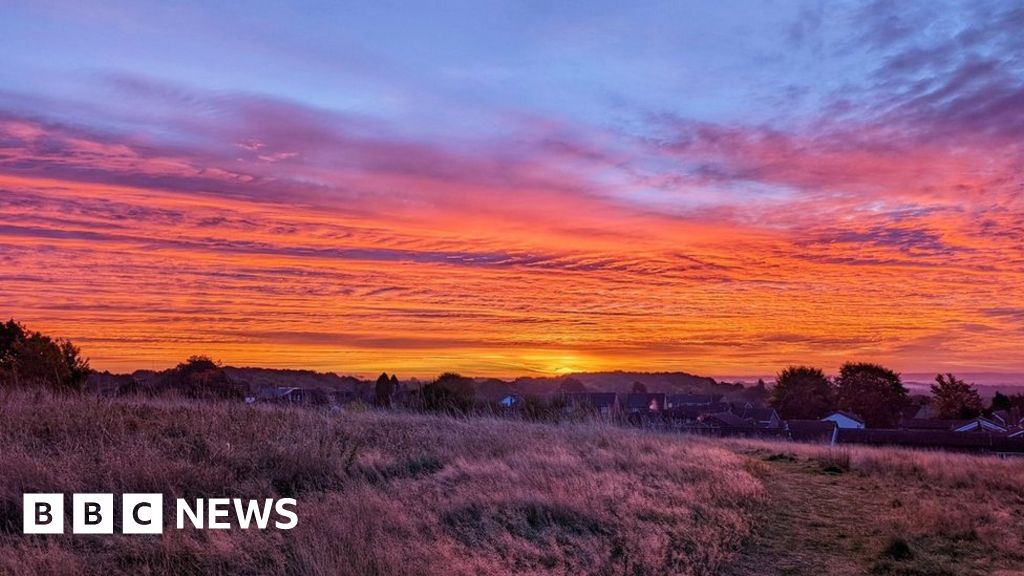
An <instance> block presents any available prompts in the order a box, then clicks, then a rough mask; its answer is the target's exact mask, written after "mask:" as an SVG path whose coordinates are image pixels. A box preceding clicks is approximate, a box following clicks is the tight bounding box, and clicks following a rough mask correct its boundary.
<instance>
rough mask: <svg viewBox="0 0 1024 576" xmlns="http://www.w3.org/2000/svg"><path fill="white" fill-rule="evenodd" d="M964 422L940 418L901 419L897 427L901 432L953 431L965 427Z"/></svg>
mask: <svg viewBox="0 0 1024 576" xmlns="http://www.w3.org/2000/svg"><path fill="white" fill-rule="evenodd" d="M964 423H965V422H964V421H963V420H943V419H940V418H901V419H900V421H899V423H898V424H896V427H897V428H899V429H900V430H953V429H954V428H959V427H960V426H963V425H964Z"/></svg>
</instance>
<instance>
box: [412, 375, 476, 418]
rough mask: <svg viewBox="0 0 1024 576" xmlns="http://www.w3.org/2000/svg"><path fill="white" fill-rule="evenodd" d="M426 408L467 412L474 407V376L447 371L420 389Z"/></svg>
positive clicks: (439, 410) (448, 411)
mask: <svg viewBox="0 0 1024 576" xmlns="http://www.w3.org/2000/svg"><path fill="white" fill-rule="evenodd" d="M420 394H421V395H422V404H423V408H424V409H425V410H430V411H433V412H447V413H460V414H465V413H467V412H469V411H470V409H471V408H472V407H473V400H474V396H475V390H474V385H473V380H472V378H465V377H463V376H461V375H459V374H456V373H454V372H445V373H444V374H441V375H440V376H438V377H437V380H434V381H433V382H431V383H430V384H427V385H426V386H424V387H423V388H421V389H420Z"/></svg>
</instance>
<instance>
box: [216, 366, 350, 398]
mask: <svg viewBox="0 0 1024 576" xmlns="http://www.w3.org/2000/svg"><path fill="white" fill-rule="evenodd" d="M224 372H225V373H226V374H227V375H228V377H229V378H231V380H232V381H234V382H237V383H239V384H242V385H244V386H246V388H247V389H248V390H249V391H250V392H257V391H259V390H260V389H262V388H271V387H295V388H306V389H312V390H322V391H324V392H343V391H353V392H354V391H357V390H360V389H362V388H364V387H367V386H369V385H370V383H369V382H367V381H364V380H360V379H359V378H355V377H353V376H339V375H337V374H335V373H333V372H314V371H312V370H284V369H276V368H236V367H234V366H226V367H225V368H224Z"/></svg>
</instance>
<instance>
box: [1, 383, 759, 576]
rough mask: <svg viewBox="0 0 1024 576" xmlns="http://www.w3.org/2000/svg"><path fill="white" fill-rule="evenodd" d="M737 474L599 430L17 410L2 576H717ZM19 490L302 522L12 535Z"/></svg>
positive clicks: (744, 526) (710, 460)
mask: <svg viewBox="0 0 1024 576" xmlns="http://www.w3.org/2000/svg"><path fill="white" fill-rule="evenodd" d="M744 462H745V458H744V457H743V456H740V455H737V454H735V453H734V452H732V451H731V450H728V449H726V448H723V447H721V446H717V445H715V444H712V443H709V442H704V441H699V440H697V439H693V440H692V441H690V440H688V439H686V438H681V437H667V436H657V435H649V434H647V435H645V434H643V433H640V432H635V431H629V430H622V429H616V428H610V427H606V426H602V425H598V424H583V425H571V426H554V425H538V424H529V423H524V422H515V421H506V420H496V419H486V418H485V419H468V420H458V419H451V418H443V417H431V416H415V415H402V414H386V413H376V412H366V413H358V414H355V413H337V412H327V411H323V412H320V411H313V410H304V409H287V408H267V407H249V406H243V405H238V404H227V403H224V404H216V403H214V404H197V403H188V402H185V401H169V400H115V401H111V400H100V399H94V398H88V397H73V398H59V397H58V398H51V397H44V396H36V397H32V396H27V395H14V396H10V397H7V398H5V399H3V401H2V403H0V573H2V574H11V575H18V576H20V575H36V574H103V575H111V574H176V575H177V574H254V575H255V574H295V575H327V574H332V575H333V574H358V575H364V574H365V575H381V576H383V575H407V574H408V575H417V574H421V575H427V574H445V575H461V574H509V573H517V574H519V573H522V574H568V573H577V574H608V575H611V574H616V575H619V574H628V575H644V574H712V573H714V572H715V571H716V569H717V568H718V567H719V566H721V565H722V564H723V563H724V562H726V561H727V560H728V559H729V557H730V554H732V553H733V552H734V551H735V550H736V549H737V547H738V546H739V545H740V543H741V542H742V540H743V539H744V537H745V536H746V535H747V534H748V532H749V530H750V528H751V526H750V520H749V518H750V514H749V509H750V508H751V507H753V506H756V505H757V504H758V503H759V502H760V501H761V500H762V499H763V498H764V493H763V489H762V486H761V484H760V482H759V481H758V480H757V479H756V478H754V477H753V476H752V475H751V474H750V473H749V472H748V471H747V467H746V466H745V465H744ZM24 492H63V493H72V492H113V493H115V494H120V493H123V492H162V493H164V494H165V495H166V496H165V502H166V503H167V504H166V505H167V510H165V518H172V519H173V509H172V508H171V507H170V503H171V501H173V498H176V497H186V498H197V497H217V496H227V497H241V498H267V497H278V496H291V497H295V498H297V500H298V502H299V506H298V514H299V525H298V527H297V528H296V529H295V530H291V531H278V530H267V531H256V530H240V529H237V528H235V529H232V530H230V531H198V530H191V529H186V530H181V531H179V530H176V529H174V528H173V526H171V527H169V528H168V529H167V530H166V531H165V533H164V534H163V536H162V537H149V536H121V535H114V536H82V535H71V534H65V535H58V536H24V535H22V534H21V495H22V493H24ZM66 523H67V525H68V526H70V521H69V520H68V521H66ZM168 524H171V522H169V523H168Z"/></svg>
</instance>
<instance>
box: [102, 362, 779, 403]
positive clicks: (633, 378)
mask: <svg viewBox="0 0 1024 576" xmlns="http://www.w3.org/2000/svg"><path fill="white" fill-rule="evenodd" d="M223 371H224V373H225V374H226V375H227V376H228V378H229V379H230V380H231V382H233V383H235V384H239V385H241V386H242V387H244V389H245V390H246V391H247V393H250V394H256V393H257V392H259V390H261V389H264V388H273V387H295V388H305V389H312V390H322V391H324V392H355V393H356V394H357V395H360V396H363V395H366V394H368V393H369V391H370V390H371V389H372V387H373V382H372V381H369V380H362V379H360V378H356V377H354V376H339V375H338V374H335V373H333V372H315V371H312V370H287V369H277V368H252V367H241V368H239V367H235V366H225V367H224V368H223ZM165 373H166V371H159V372H157V371H152V370H137V371H135V372H133V373H132V374H111V373H109V372H96V373H93V374H92V375H90V377H89V385H88V387H89V389H91V390H93V391H94V392H98V393H100V394H104V395H110V394H114V393H116V392H117V390H118V389H119V388H120V387H122V386H125V385H128V384H131V383H133V382H135V383H138V384H140V385H143V386H153V385H155V384H156V383H158V382H159V381H160V378H161V377H162V375H163V374H165ZM474 381H475V383H476V395H477V399H478V400H482V401H486V402H497V401H499V400H501V399H502V398H504V397H505V396H507V395H509V394H522V395H531V396H542V397H551V396H554V395H556V394H559V393H560V392H563V391H589V392H616V393H619V394H627V393H629V392H631V391H632V390H633V385H634V383H636V382H640V383H642V384H643V385H644V386H645V387H646V388H647V390H648V391H650V392H664V393H666V394H721V395H722V396H724V397H725V399H726V400H728V401H733V402H747V401H749V402H753V403H755V404H763V403H764V401H765V399H766V397H767V392H766V391H765V390H764V389H763V388H759V387H756V386H746V387H745V386H744V385H743V384H739V383H729V382H719V381H717V380H715V379H714V378H709V377H707V376H697V375H694V374H688V373H686V372H623V371H613V372H580V373H576V374H567V375H564V376H557V377H532V376H524V377H520V378H516V379H514V380H501V379H498V378H475V379H474ZM425 383H426V382H421V381H419V380H416V379H414V378H413V379H408V380H403V384H404V385H405V386H407V387H409V388H411V389H415V388H418V387H419V386H420V385H422V384H425Z"/></svg>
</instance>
